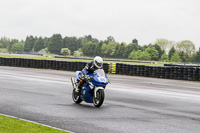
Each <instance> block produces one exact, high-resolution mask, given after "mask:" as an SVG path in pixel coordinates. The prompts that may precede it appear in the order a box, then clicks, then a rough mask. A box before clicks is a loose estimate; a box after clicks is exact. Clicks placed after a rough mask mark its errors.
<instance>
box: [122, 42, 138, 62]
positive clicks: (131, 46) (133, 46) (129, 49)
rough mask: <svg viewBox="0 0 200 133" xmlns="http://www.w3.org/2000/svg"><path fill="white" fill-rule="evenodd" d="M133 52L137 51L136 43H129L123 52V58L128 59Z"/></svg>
mask: <svg viewBox="0 0 200 133" xmlns="http://www.w3.org/2000/svg"><path fill="white" fill-rule="evenodd" d="M133 50H135V51H138V45H137V44H136V43H131V44H129V45H128V46H126V49H125V50H124V57H125V58H128V56H129V54H130V53H131V52H132V51H133Z"/></svg>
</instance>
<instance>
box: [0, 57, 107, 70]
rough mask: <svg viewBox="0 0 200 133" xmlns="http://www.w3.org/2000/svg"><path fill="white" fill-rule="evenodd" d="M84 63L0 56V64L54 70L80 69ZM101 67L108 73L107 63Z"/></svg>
mask: <svg viewBox="0 0 200 133" xmlns="http://www.w3.org/2000/svg"><path fill="white" fill-rule="evenodd" d="M85 65H86V62H75V61H58V60H38V59H24V58H5V57H0V66H14V67H27V68H40V69H54V70H65V71H81V70H82V69H83V68H84V67H85ZM103 69H104V71H105V72H106V73H108V72H109V64H108V63H104V64H103Z"/></svg>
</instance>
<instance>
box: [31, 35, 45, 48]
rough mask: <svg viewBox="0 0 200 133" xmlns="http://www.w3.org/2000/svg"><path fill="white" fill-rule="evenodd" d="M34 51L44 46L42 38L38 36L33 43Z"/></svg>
mask: <svg viewBox="0 0 200 133" xmlns="http://www.w3.org/2000/svg"><path fill="white" fill-rule="evenodd" d="M33 48H34V51H40V50H41V49H43V48H45V46H44V40H43V39H42V38H41V37H40V38H39V39H37V40H36V41H35V44H34V47H33Z"/></svg>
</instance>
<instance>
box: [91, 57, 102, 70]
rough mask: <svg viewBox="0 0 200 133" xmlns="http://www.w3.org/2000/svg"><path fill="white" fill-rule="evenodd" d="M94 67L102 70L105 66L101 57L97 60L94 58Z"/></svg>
mask: <svg viewBox="0 0 200 133" xmlns="http://www.w3.org/2000/svg"><path fill="white" fill-rule="evenodd" d="M93 62H94V65H95V66H96V67H97V68H99V69H100V68H102V66H103V59H102V58H101V57H100V56H96V57H95V58H94V61H93Z"/></svg>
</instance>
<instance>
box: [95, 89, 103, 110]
mask: <svg viewBox="0 0 200 133" xmlns="http://www.w3.org/2000/svg"><path fill="white" fill-rule="evenodd" d="M104 97H105V94H104V90H101V89H100V90H98V91H97V92H96V97H95V96H93V104H94V106H95V107H100V106H101V105H102V104H103V101H104Z"/></svg>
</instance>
